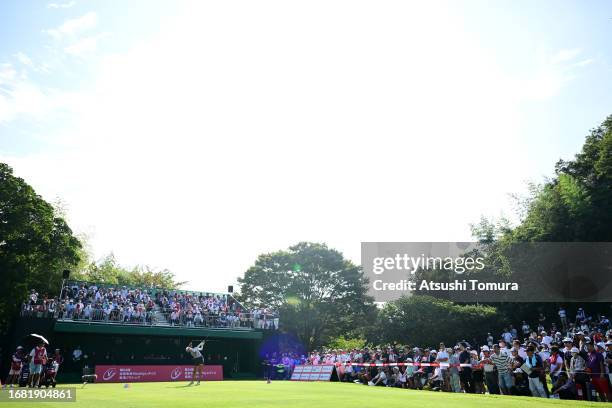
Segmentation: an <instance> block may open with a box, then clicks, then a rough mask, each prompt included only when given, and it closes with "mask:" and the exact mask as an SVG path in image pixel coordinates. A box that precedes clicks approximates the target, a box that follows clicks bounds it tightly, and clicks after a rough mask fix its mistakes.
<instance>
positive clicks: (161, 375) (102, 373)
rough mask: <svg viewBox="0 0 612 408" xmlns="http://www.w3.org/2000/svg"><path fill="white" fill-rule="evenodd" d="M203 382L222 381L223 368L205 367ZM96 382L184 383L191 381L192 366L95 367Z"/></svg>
mask: <svg viewBox="0 0 612 408" xmlns="http://www.w3.org/2000/svg"><path fill="white" fill-rule="evenodd" d="M203 373H204V379H203V381H221V380H223V366H220V365H205V366H204V368H203ZM96 375H97V376H98V378H97V379H96V382H123V383H129V382H147V381H186V380H189V381H190V380H191V379H193V366H192V365H97V366H96Z"/></svg>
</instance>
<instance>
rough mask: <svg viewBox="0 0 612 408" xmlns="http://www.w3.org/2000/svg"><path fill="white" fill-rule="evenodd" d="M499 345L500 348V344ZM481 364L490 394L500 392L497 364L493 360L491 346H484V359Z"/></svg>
mask: <svg viewBox="0 0 612 408" xmlns="http://www.w3.org/2000/svg"><path fill="white" fill-rule="evenodd" d="M497 347H498V348H499V346H497ZM479 364H481V365H482V366H483V370H484V379H485V383H486V384H487V390H489V394H499V384H498V382H497V381H498V378H497V377H498V376H497V375H496V374H495V365H494V364H493V361H492V360H491V350H490V349H489V346H482V359H481V360H480V362H479Z"/></svg>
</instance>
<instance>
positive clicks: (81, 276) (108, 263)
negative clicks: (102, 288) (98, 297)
mask: <svg viewBox="0 0 612 408" xmlns="http://www.w3.org/2000/svg"><path fill="white" fill-rule="evenodd" d="M75 279H77V280H83V281H87V282H97V283H107V284H113V285H126V286H132V287H149V288H150V287H155V288H164V289H177V288H179V287H181V286H182V285H184V284H185V282H180V281H178V280H176V277H175V276H174V273H172V272H171V271H169V270H168V269H153V268H151V267H149V266H146V265H145V266H140V265H138V266H135V267H133V268H131V269H128V268H126V267H124V266H121V265H120V264H119V262H118V261H117V259H116V258H115V255H114V254H113V253H112V252H111V253H110V254H108V255H106V256H105V257H103V258H102V259H100V260H99V261H97V262H89V263H88V264H87V265H86V266H85V267H84V268H83V269H82V270H81V271H79V273H78V274H77V275H76V276H75Z"/></svg>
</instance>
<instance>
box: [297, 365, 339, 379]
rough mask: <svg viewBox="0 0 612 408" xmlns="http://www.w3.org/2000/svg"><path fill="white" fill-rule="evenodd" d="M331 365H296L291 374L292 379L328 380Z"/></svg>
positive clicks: (331, 371)
mask: <svg viewBox="0 0 612 408" xmlns="http://www.w3.org/2000/svg"><path fill="white" fill-rule="evenodd" d="M333 372H334V366H333V365H297V366H295V368H294V369H293V374H291V380H292V381H329V380H331V375H332V373H333Z"/></svg>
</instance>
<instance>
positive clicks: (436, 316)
mask: <svg viewBox="0 0 612 408" xmlns="http://www.w3.org/2000/svg"><path fill="white" fill-rule="evenodd" d="M505 324H506V319H505V317H504V316H503V315H501V314H500V313H498V312H497V309H496V308H495V307H494V306H483V305H480V306H477V305H460V304H455V303H453V302H451V301H449V300H445V299H438V298H434V297H431V296H423V295H415V296H410V297H401V298H400V299H398V300H396V301H393V302H388V303H387V304H385V306H384V307H383V309H381V310H380V312H379V314H378V317H377V320H376V323H375V324H373V325H372V326H371V330H370V332H369V334H368V338H369V339H371V340H373V342H375V343H378V344H381V343H399V344H410V345H416V346H420V347H431V346H434V347H436V346H437V344H438V342H440V341H444V342H445V343H446V344H447V345H452V344H455V343H456V342H457V341H460V340H467V341H468V342H472V340H473V339H477V340H482V337H483V335H486V333H487V332H488V331H489V332H491V333H498V332H500V331H501V329H502V328H503V327H504V325H505Z"/></svg>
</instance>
